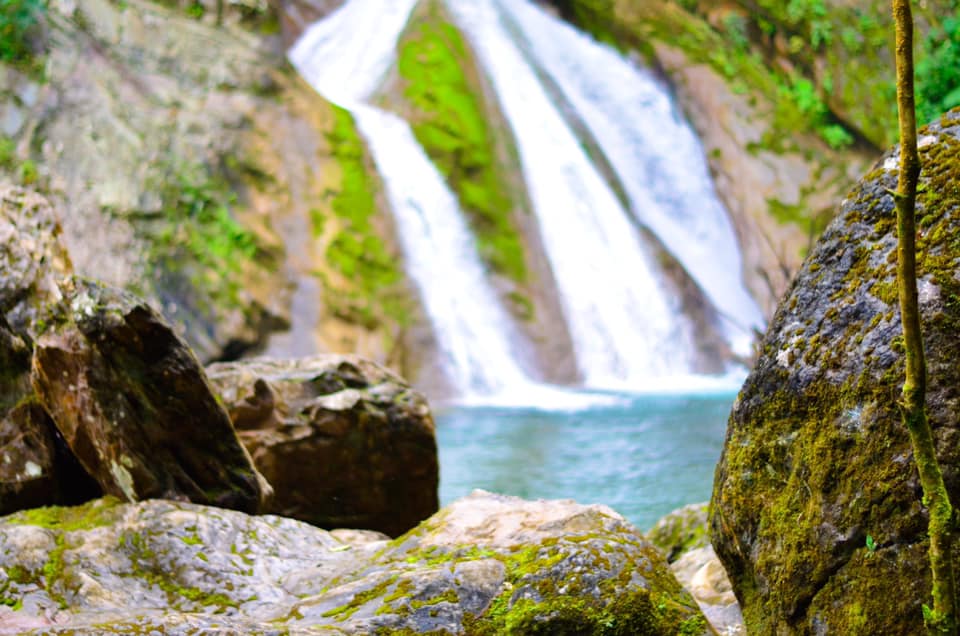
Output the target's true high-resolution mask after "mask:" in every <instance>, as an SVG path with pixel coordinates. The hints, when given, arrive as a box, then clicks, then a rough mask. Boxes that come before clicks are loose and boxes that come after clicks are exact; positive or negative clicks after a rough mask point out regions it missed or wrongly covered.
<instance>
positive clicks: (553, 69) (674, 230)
mask: <svg viewBox="0 0 960 636" xmlns="http://www.w3.org/2000/svg"><path fill="white" fill-rule="evenodd" d="M499 6H500V8H501V10H502V11H503V12H504V15H506V16H507V17H508V20H509V24H510V25H511V26H513V27H514V29H515V33H517V34H518V36H519V37H520V38H521V39H522V41H524V43H525V44H526V46H525V49H526V52H527V53H528V54H529V55H530V56H532V58H533V59H534V60H535V62H536V64H537V65H538V66H539V67H540V68H541V69H543V70H544V71H545V72H546V73H547V74H549V76H550V77H551V78H552V79H553V81H554V82H555V83H556V85H557V86H558V87H559V88H560V90H561V91H562V93H563V95H564V97H565V98H566V99H567V100H568V101H569V103H570V104H571V105H572V106H573V109H574V111H575V112H576V113H577V116H578V117H580V118H581V119H582V121H583V123H584V124H585V125H586V126H587V128H588V129H589V131H590V133H591V135H592V136H593V137H594V138H595V140H596V141H597V143H598V145H599V146H600V149H601V151H602V152H603V154H604V156H605V157H606V159H607V160H608V161H609V163H610V165H611V166H612V167H613V170H614V171H615V172H616V175H617V178H618V179H619V181H620V183H621V184H622V185H623V187H624V189H625V190H626V193H627V196H628V197H629V199H630V203H631V207H632V209H633V211H634V212H635V213H636V214H637V215H638V217H639V220H640V221H641V222H642V223H643V224H644V225H646V226H647V227H649V228H650V229H651V230H652V231H653V232H654V233H655V234H656V235H657V237H658V238H659V239H660V240H661V241H662V242H663V244H664V245H665V246H666V247H667V249H669V250H670V252H671V253H672V254H673V255H674V256H675V257H676V258H677V260H678V261H679V262H680V264H681V265H683V267H684V269H685V270H686V271H687V273H688V274H690V276H691V277H692V278H693V279H694V280H695V281H696V282H697V283H698V285H699V286H700V288H701V289H702V290H703V291H704V293H705V294H706V295H707V297H708V298H709V299H710V301H711V302H712V303H713V304H714V306H715V307H716V308H717V309H718V310H719V311H720V312H721V314H722V316H723V317H725V318H727V320H726V321H725V323H724V324H725V327H726V333H727V336H728V337H730V339H731V340H732V341H734V344H735V348H737V349H739V350H740V352H741V353H748V351H743V349H744V347H745V346H746V347H749V345H750V342H751V341H752V334H751V333H750V329H751V328H753V327H760V326H761V325H762V323H763V318H762V316H761V313H760V310H759V308H758V307H757V305H756V303H755V302H754V300H753V298H752V297H751V296H750V294H749V293H748V292H747V290H746V287H745V286H744V284H743V279H742V262H741V258H740V250H739V247H738V245H737V240H736V236H735V235H734V231H733V227H732V226H731V224H730V220H729V218H728V217H727V214H726V211H725V210H724V209H723V207H722V205H721V204H720V202H719V201H718V200H717V197H716V194H715V192H714V188H713V183H712V181H711V179H710V175H709V172H708V170H707V165H706V161H705V159H704V153H703V149H702V147H701V145H700V141H699V140H698V139H697V137H696V135H694V133H693V131H692V130H691V129H690V127H689V126H688V125H687V124H686V122H684V121H683V120H682V119H681V118H680V117H679V116H678V114H677V113H676V110H675V108H674V106H673V103H672V100H671V98H670V95H669V94H668V93H667V91H666V90H665V89H664V87H663V86H661V85H660V84H659V82H657V81H656V79H654V78H653V77H652V76H651V75H650V73H649V72H647V71H646V70H644V69H641V68H638V67H637V66H636V65H635V64H633V63H632V62H630V61H629V60H627V59H626V58H624V57H623V56H622V55H620V54H619V53H618V52H617V51H615V50H614V49H612V48H610V47H608V46H605V45H602V44H599V43H597V42H596V41H594V40H592V39H591V38H590V37H588V36H586V35H584V34H583V33H581V32H579V31H577V30H576V29H575V28H573V27H571V26H570V25H568V24H566V23H565V22H563V21H562V20H559V19H558V18H556V17H554V16H551V15H549V14H548V13H546V12H545V11H543V10H542V9H540V8H538V7H536V6H534V5H533V4H532V3H530V2H527V1H525V0H509V1H506V2H504V1H500V2H499Z"/></svg>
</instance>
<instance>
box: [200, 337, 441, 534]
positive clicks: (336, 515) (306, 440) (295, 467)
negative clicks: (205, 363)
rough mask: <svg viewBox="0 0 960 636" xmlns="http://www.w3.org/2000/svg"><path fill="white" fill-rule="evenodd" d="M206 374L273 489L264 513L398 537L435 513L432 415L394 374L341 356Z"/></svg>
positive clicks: (235, 366)
mask: <svg viewBox="0 0 960 636" xmlns="http://www.w3.org/2000/svg"><path fill="white" fill-rule="evenodd" d="M207 371H208V375H209V377H210V381H211V383H212V384H213V387H214V390H215V391H216V392H217V393H218V395H220V397H221V399H222V400H223V403H224V405H226V407H227V410H228V411H229V413H230V417H231V419H232V420H233V424H234V426H235V427H236V428H237V430H238V431H239V435H240V439H241V441H242V442H243V443H244V445H245V446H246V447H247V449H248V450H249V451H250V454H251V455H252V457H253V460H254V463H255V464H256V466H257V469H258V470H259V471H260V472H261V473H262V474H263V475H264V477H266V479H267V481H269V482H270V484H271V485H272V486H273V487H274V490H275V491H276V493H275V497H274V500H273V504H272V506H271V508H270V510H269V511H270V512H273V513H276V514H280V515H283V516H287V517H293V518H295V519H300V520H301V521H306V522H308V523H312V524H313V525H316V526H320V527H322V528H345V527H349V528H365V529H370V530H377V531H380V532H384V533H386V534H388V535H391V536H397V535H399V534H401V533H403V532H406V531H407V530H409V529H410V528H412V527H414V526H415V525H417V524H418V523H420V522H421V521H423V520H424V519H426V518H427V517H429V516H430V515H432V514H433V513H434V512H436V511H437V508H438V507H439V503H438V500H437V486H438V481H439V469H438V462H437V442H436V437H435V432H434V423H433V417H432V416H431V414H430V409H429V407H428V406H427V402H426V400H425V399H424V397H423V396H422V395H421V394H420V393H418V392H416V391H414V390H412V389H411V388H410V387H409V385H407V383H406V382H405V381H404V380H403V379H401V378H400V377H399V376H397V375H396V374H394V373H391V372H390V371H388V370H387V369H385V368H383V367H381V366H379V365H377V364H374V363H372V362H368V361H366V360H362V359H360V358H358V357H356V356H342V355H322V356H316V357H312V358H303V359H300V360H267V359H256V360H245V361H241V362H236V363H226V364H214V365H211V366H210V367H209V368H208V370H207Z"/></svg>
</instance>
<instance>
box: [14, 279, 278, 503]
mask: <svg viewBox="0 0 960 636" xmlns="http://www.w3.org/2000/svg"><path fill="white" fill-rule="evenodd" d="M65 292H66V294H65V298H64V307H65V309H64V311H65V315H57V316H55V318H54V320H55V322H54V324H53V325H51V326H49V327H48V328H47V329H46V330H45V331H44V333H43V334H42V335H40V336H39V337H38V338H37V341H36V344H35V347H34V353H33V373H32V383H33V387H34V389H35V390H36V393H37V396H38V398H39V402H40V404H42V405H43V407H44V409H45V410H46V411H47V412H48V413H49V414H50V416H51V417H52V419H53V421H54V423H55V424H56V427H57V429H58V430H59V431H60V433H61V434H62V435H63V438H64V439H65V440H66V442H67V444H68V445H69V446H70V449H71V450H72V451H73V453H74V454H75V455H76V457H77V459H78V460H79V461H80V463H81V464H82V465H83V467H84V468H85V469H86V471H87V472H88V473H89V474H90V475H91V476H93V478H94V479H95V480H96V481H97V483H98V484H99V485H100V487H101V488H103V490H104V492H106V493H108V494H112V495H115V496H118V497H122V498H124V499H125V500H127V501H139V500H141V499H146V498H150V497H163V498H168V499H186V500H189V501H195V502H200V503H208V504H213V505H219V506H223V507H227V508H235V509H238V510H244V511H247V512H250V513H253V512H258V511H259V510H260V509H261V507H262V504H263V500H264V499H265V498H266V496H267V495H268V492H269V486H267V485H266V484H264V483H262V479H261V478H260V477H259V475H258V474H257V472H256V471H255V470H254V468H253V465H252V463H251V461H250V457H249V455H248V454H247V453H246V452H245V451H244V449H243V446H241V445H240V442H239V441H238V440H237V437H236V434H235V433H234V431H233V427H232V425H231V423H230V420H229V418H228V417H227V414H226V412H225V411H224V410H223V408H222V407H221V406H220V405H219V404H218V403H217V401H216V399H215V398H214V396H213V393H212V392H211V390H210V386H209V385H208V384H207V382H206V378H205V376H204V373H203V368H202V367H201V366H200V364H199V362H198V361H197V359H196V358H195V357H194V355H193V353H192V352H191V351H190V349H189V348H188V347H187V346H186V344H184V342H183V341H182V340H181V339H180V338H179V337H177V336H176V334H174V333H173V329H172V328H171V327H170V325H168V324H167V323H166V322H165V321H164V320H163V318H162V317H160V315H159V314H157V312H156V311H154V310H153V309H151V308H150V307H149V306H148V305H147V304H146V303H144V302H143V301H141V300H139V299H137V298H136V297H134V296H132V295H131V294H128V293H126V292H122V291H118V290H114V289H111V288H107V287H104V286H102V285H99V284H96V283H92V282H89V281H86V280H80V279H78V280H75V281H72V284H71V285H70V286H69V287H67V288H66V289H65Z"/></svg>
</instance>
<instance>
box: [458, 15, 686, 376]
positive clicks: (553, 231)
mask: <svg viewBox="0 0 960 636" xmlns="http://www.w3.org/2000/svg"><path fill="white" fill-rule="evenodd" d="M519 1H520V0H511V2H519ZM448 5H449V7H450V9H451V11H452V12H453V14H454V16H455V18H456V21H457V23H458V25H459V26H460V28H461V29H462V30H463V31H464V32H465V33H466V34H467V36H468V37H469V39H470V41H471V43H472V44H473V46H474V49H475V50H476V52H477V54H478V56H479V58H480V60H481V65H482V66H483V68H484V70H485V71H486V73H487V75H488V76H489V78H490V81H491V83H492V84H493V87H494V90H495V91H496V94H497V97H498V99H499V101H500V105H501V107H502V108H503V110H504V113H505V115H506V118H507V120H508V121H509V122H510V126H511V128H512V130H513V134H514V137H515V138H516V140H517V145H518V150H519V154H520V159H521V163H522V166H523V171H524V176H525V179H526V183H527V188H528V191H529V193H530V197H531V199H532V201H533V204H534V209H535V211H536V214H537V216H538V220H539V227H540V231H541V234H542V238H543V243H544V249H545V250H546V252H547V257H548V259H549V261H550V263H551V267H552V268H553V270H554V274H555V276H556V279H557V285H558V287H559V289H560V295H561V299H562V304H563V307H564V310H565V312H566V319H567V321H568V324H569V326H570V331H571V334H572V337H573V340H574V348H575V350H576V354H577V360H578V364H579V365H580V369H581V372H582V374H583V375H584V377H585V379H586V384H587V386H592V387H620V386H634V387H636V386H642V384H643V383H644V382H647V381H649V380H652V379H655V378H659V377H663V376H667V375H681V374H686V373H689V371H690V369H691V364H692V358H693V340H692V337H691V333H690V325H689V322H688V321H687V320H686V318H685V317H684V316H683V315H682V314H681V313H680V311H679V303H678V302H677V301H676V300H674V299H671V298H668V296H667V294H666V292H665V290H664V289H663V287H662V286H661V284H660V283H659V279H660V274H659V273H658V270H657V268H656V265H655V262H654V259H653V257H652V256H653V255H652V254H651V251H650V249H649V248H648V247H647V246H646V245H644V244H643V243H642V242H641V240H640V235H639V233H638V232H637V230H636V228H635V227H634V225H633V223H632V221H631V219H630V217H629V213H628V212H627V211H626V210H625V209H624V208H623V206H622V205H621V204H620V202H619V201H618V199H617V197H616V194H615V193H614V191H613V189H612V188H611V187H610V185H609V184H608V183H607V182H606V181H605V180H604V178H603V176H602V175H601V174H600V172H599V170H598V169H597V167H596V166H595V165H594V164H593V162H592V161H591V160H590V158H589V157H588V155H587V153H586V151H585V150H584V149H583V148H582V147H581V143H580V140H579V139H578V137H577V135H576V134H575V133H574V131H573V130H572V128H571V126H570V125H569V124H568V122H567V121H566V120H565V119H564V117H563V115H562V114H561V112H560V110H559V109H558V107H557V106H556V105H555V103H554V101H553V100H552V99H551V98H550V96H549V95H548V92H547V91H546V89H545V88H544V86H543V85H542V83H541V81H540V79H539V78H538V75H537V71H536V69H535V68H534V67H533V66H532V65H531V64H530V62H529V61H528V60H527V59H526V57H525V56H524V54H523V52H522V51H521V49H520V48H519V47H518V46H517V44H516V43H515V41H514V39H513V38H512V37H511V34H510V32H509V31H508V29H507V28H506V25H505V24H504V22H503V21H502V20H501V14H500V9H499V7H498V5H497V3H495V2H494V1H493V0H458V1H456V2H449V3H448ZM585 41H588V40H585Z"/></svg>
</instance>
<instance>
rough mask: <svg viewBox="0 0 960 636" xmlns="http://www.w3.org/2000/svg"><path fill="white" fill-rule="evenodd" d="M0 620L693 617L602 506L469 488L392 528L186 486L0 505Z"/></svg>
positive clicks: (610, 629) (234, 629)
mask: <svg viewBox="0 0 960 636" xmlns="http://www.w3.org/2000/svg"><path fill="white" fill-rule="evenodd" d="M0 600H2V602H0V631H6V632H8V633H9V632H15V631H16V630H23V629H28V628H38V627H41V628H43V630H44V633H50V634H56V633H77V632H84V631H89V630H95V631H96V632H97V633H100V634H109V633H132V632H134V631H149V630H159V631H161V632H163V633H182V632H186V631H189V630H190V629H191V628H192V629H199V630H211V631H216V632H229V633H244V634H268V633H276V632H277V631H278V630H280V631H284V632H286V631H288V630H289V633H295V634H296V633H315V632H316V631H317V630H320V629H322V630H324V633H334V634H338V633H339V634H374V633H377V634H379V633H383V634H388V633H390V634H396V633H410V634H417V633H439V634H458V633H464V632H467V633H472V634H503V633H513V634H543V633H549V634H564V633H566V634H584V633H603V634H622V635H627V634H629V635H641V634H648V635H651V636H655V635H663V636H668V635H669V636H673V635H675V634H692V635H695V634H707V633H709V631H710V630H709V628H708V627H707V626H706V622H705V621H704V618H703V616H702V615H701V614H700V613H699V611H698V610H697V609H696V606H695V604H694V603H693V600H692V599H691V598H690V597H689V596H688V595H687V594H686V593H684V592H683V591H682V590H681V588H680V586H679V585H678V584H677V582H676V580H675V579H674V578H673V577H672V575H671V574H670V572H669V571H668V569H667V566H666V563H665V562H664V561H663V558H662V557H661V556H660V555H659V554H658V553H657V551H656V549H655V548H654V547H653V546H651V545H650V544H649V543H647V542H645V541H644V540H643V539H642V538H641V537H640V536H638V535H637V534H636V533H635V530H634V529H633V528H632V526H630V525H629V524H627V523H626V522H625V521H624V520H623V518H622V517H620V516H619V515H617V514H616V513H615V512H613V511H612V510H610V509H609V508H606V507H603V506H580V505H577V504H574V503H572V502H564V501H553V502H550V501H537V502H527V501H523V500H520V499H516V498H512V497H502V496H497V495H491V494H489V493H483V492H477V493H474V494H473V495H471V496H470V497H467V498H465V499H462V500H460V501H458V502H456V503H454V504H452V505H451V506H450V507H448V508H446V509H444V510H443V511H441V512H440V513H438V514H437V515H435V516H434V517H432V518H431V519H430V520H428V521H427V522H426V523H424V524H423V525H422V526H420V527H419V528H418V529H416V530H415V531H413V532H411V533H408V534H406V535H404V536H403V537H402V538H401V539H399V540H397V541H394V542H390V543H388V542H386V541H384V540H382V539H381V538H379V537H377V536H375V535H374V536H371V534H359V535H358V534H357V533H342V532H332V533H331V532H327V531H324V530H319V529H317V528H314V527H312V526H309V525H306V524H303V523H300V522H297V521H293V520H290V519H283V518H280V517H272V516H264V517H249V516H246V515H244V514H241V513H238V512H232V511H226V510H219V509H214V508H205V507H202V506H196V505H191V504H184V503H174V502H165V501H148V502H142V503H140V504H135V505H121V504H118V503H117V502H116V501H113V500H109V499H106V500H98V501H96V502H92V503H90V504H87V505H85V506H83V507H80V508H59V509H58V508H53V509H46V510H37V511H29V512H25V513H19V514H16V515H12V516H10V517H6V518H4V519H2V520H0Z"/></svg>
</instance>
